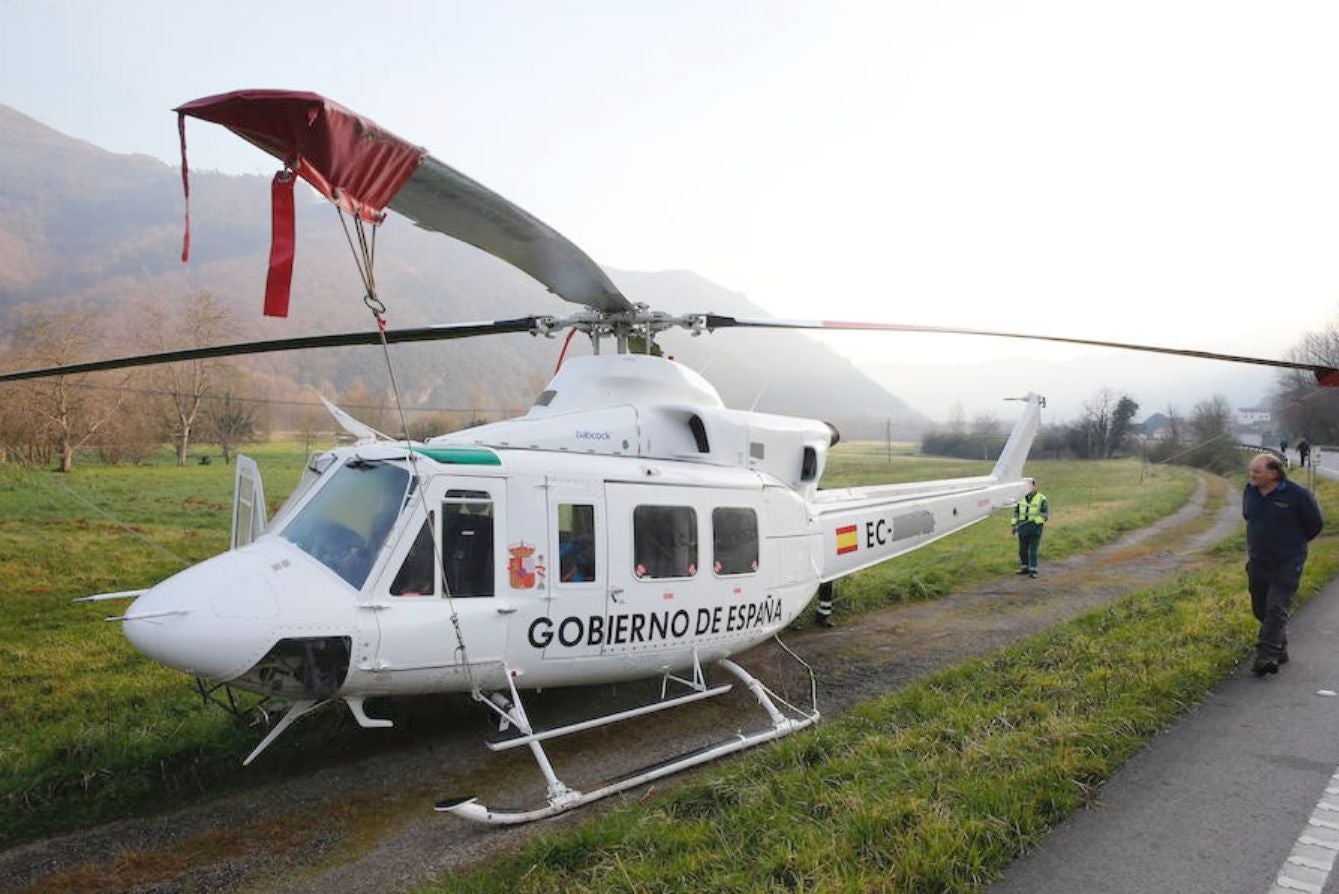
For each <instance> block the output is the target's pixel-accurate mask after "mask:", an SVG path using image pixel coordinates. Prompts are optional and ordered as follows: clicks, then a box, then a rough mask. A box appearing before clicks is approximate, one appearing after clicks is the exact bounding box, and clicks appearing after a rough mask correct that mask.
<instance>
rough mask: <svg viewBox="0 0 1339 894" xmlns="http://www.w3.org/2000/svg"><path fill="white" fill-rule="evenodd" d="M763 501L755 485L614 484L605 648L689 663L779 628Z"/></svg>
mask: <svg viewBox="0 0 1339 894" xmlns="http://www.w3.org/2000/svg"><path fill="white" fill-rule="evenodd" d="M759 507H760V494H759V492H758V491H756V490H751V489H735V488H703V487H681V486H665V485H641V484H614V483H611V484H610V485H609V488H608V508H609V540H610V543H611V549H610V553H611V559H610V568H609V578H610V592H611V593H612V594H614V595H613V596H612V597H611V598H612V599H613V600H614V601H613V602H611V604H610V606H609V618H608V622H607V625H606V626H607V627H608V635H607V636H606V637H605V641H604V654H605V655H622V656H627V657H628V658H630V659H633V660H636V659H637V658H638V657H639V656H642V655H645V656H646V658H647V660H648V663H649V662H653V661H654V662H665V661H668V662H670V663H671V664H674V665H678V666H682V664H683V663H684V662H685V661H690V660H691V658H692V654H693V652H694V650H697V652H698V654H699V656H700V657H702V658H703V659H704V660H706V659H709V658H711V657H713V656H716V655H722V654H727V653H728V652H729V651H730V650H731V649H732V648H733V645H732V644H733V643H734V642H737V641H738V640H740V639H743V638H759V634H758V631H760V630H761V629H762V628H763V627H765V626H768V625H771V624H774V623H775V621H776V620H777V618H778V617H779V614H780V607H779V604H774V603H775V600H773V599H772V598H771V597H769V596H768V594H767V591H766V588H765V586H764V584H763V578H762V568H761V567H760V562H761V559H762V556H761V543H760V539H759V534H760V527H759V522H760V518H759ZM615 543H618V544H619V547H618V548H615V547H614V544H615Z"/></svg>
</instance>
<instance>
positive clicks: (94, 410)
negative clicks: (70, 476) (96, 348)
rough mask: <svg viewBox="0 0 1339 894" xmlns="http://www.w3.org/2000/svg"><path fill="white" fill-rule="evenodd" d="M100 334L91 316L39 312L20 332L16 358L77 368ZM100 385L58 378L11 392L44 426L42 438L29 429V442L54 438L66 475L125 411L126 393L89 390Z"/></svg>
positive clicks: (82, 379) (19, 405) (87, 378)
mask: <svg viewBox="0 0 1339 894" xmlns="http://www.w3.org/2000/svg"><path fill="white" fill-rule="evenodd" d="M96 331H97V329H96V326H95V324H94V319H93V316H92V315H91V314H90V313H86V312H67V313H61V314H47V313H34V314H32V315H30V316H29V317H28V318H27V319H26V320H24V321H23V322H22V323H21V324H20V325H19V327H18V329H17V330H16V331H15V334H14V339H13V343H14V346H15V349H14V355H15V356H16V357H17V358H18V359H19V360H20V363H21V365H23V366H28V367H48V366H65V365H67V364H71V363H78V362H79V361H81V360H87V359H88V357H89V356H90V353H91V350H92V345H93V343H94V335H95V333H96ZM123 378H124V377H123ZM96 381H98V379H97V377H95V376H90V375H78V376H54V377H52V378H49V379H39V380H36V381H33V382H30V383H26V384H23V385H22V386H18V387H16V388H14V389H12V390H11V394H12V395H14V396H12V397H11V398H10V399H11V400H12V401H16V402H17V403H16V404H15V405H14V407H15V408H16V409H17V412H18V413H19V415H20V416H21V415H23V414H29V415H30V416H31V420H32V422H33V423H35V424H38V425H40V427H41V431H40V433H39V432H36V431H33V430H32V429H31V428H30V429H29V437H34V436H35V437H40V438H42V439H49V442H50V443H51V445H52V446H53V447H54V450H55V453H56V455H57V456H58V457H59V462H60V465H59V468H60V470H61V471H62V472H69V471H70V470H71V469H73V468H74V452H75V451H76V450H78V449H79V448H80V447H82V446H83V445H84V444H86V443H88V441H89V439H91V438H92V437H93V436H94V435H95V434H97V433H98V432H99V431H100V430H102V429H103V428H104V427H105V426H106V425H107V424H108V422H109V421H110V420H111V419H112V418H113V417H114V416H115V415H116V414H117V413H118V412H119V411H120V408H121V401H122V392H121V391H120V390H119V389H117V388H98V389H93V388H90V387H88V386H90V385H92V384H94V382H96ZM101 381H104V382H105V381H107V379H106V378H105V377H103V378H102V379H101Z"/></svg>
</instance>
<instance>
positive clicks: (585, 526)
mask: <svg viewBox="0 0 1339 894" xmlns="http://www.w3.org/2000/svg"><path fill="white" fill-rule="evenodd" d="M558 579H559V580H560V581H562V582H563V583H572V584H577V583H585V582H587V581H593V580H595V507H594V506H591V505H588V504H585V503H560V504H559V505H558Z"/></svg>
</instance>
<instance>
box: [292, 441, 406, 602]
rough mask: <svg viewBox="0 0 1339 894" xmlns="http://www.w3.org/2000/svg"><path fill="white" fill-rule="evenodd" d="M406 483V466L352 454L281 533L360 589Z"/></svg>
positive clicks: (402, 500) (403, 492)
mask: <svg viewBox="0 0 1339 894" xmlns="http://www.w3.org/2000/svg"><path fill="white" fill-rule="evenodd" d="M408 487H409V473H408V472H407V471H406V470H405V469H404V467H403V466H400V465H398V464H394V463H386V462H367V461H364V460H354V461H353V462H350V463H347V464H346V465H344V466H343V467H342V468H340V469H338V470H337V471H336V472H335V473H334V476H333V477H332V478H331V479H330V481H328V482H327V483H326V484H325V486H323V487H322V488H321V489H320V490H318V491H317V492H316V493H315V495H314V496H313V497H312V498H311V500H310V501H308V502H307V504H306V505H305V506H303V507H302V509H301V510H299V511H298V513H297V514H296V515H295V516H293V520H292V521H291V522H289V523H288V524H287V525H286V526H285V527H284V528H283V530H282V531H280V533H279V536H281V537H283V538H284V539H285V540H287V541H289V542H290V543H292V544H294V545H295V546H297V547H298V548H299V549H301V550H302V551H303V552H305V553H307V555H309V556H311V557H312V558H313V559H316V560H317V561H318V562H320V563H321V564H322V565H324V566H326V567H327V568H329V569H330V570H331V571H333V572H335V573H336V574H338V575H339V576H340V577H342V578H343V579H344V580H345V581H347V582H348V584H349V585H350V586H352V587H353V588H354V589H358V590H361V589H362V587H363V584H364V582H366V580H367V575H368V573H369V572H371V570H372V564H373V563H374V562H375V561H376V559H377V554H378V553H380V552H381V547H382V546H383V545H384V544H385V542H386V536H387V535H388V534H389V533H390V531H391V528H392V527H393V526H394V524H395V519H396V517H397V516H398V515H399V514H400V508H401V506H402V505H403V504H404V499H405V494H406V492H407V490H408Z"/></svg>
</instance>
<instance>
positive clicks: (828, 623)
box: [814, 615, 837, 627]
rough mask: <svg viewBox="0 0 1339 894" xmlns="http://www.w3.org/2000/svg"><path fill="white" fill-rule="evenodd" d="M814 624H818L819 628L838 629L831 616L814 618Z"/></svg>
mask: <svg viewBox="0 0 1339 894" xmlns="http://www.w3.org/2000/svg"><path fill="white" fill-rule="evenodd" d="M814 623H815V624H817V625H818V626H819V627H836V626H837V625H836V624H834V623H832V616H831V615H819V616H818V617H816V618H814Z"/></svg>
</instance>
